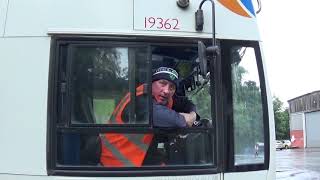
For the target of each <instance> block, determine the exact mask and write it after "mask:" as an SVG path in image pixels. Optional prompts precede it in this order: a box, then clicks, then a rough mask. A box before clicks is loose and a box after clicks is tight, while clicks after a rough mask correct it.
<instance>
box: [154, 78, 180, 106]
mask: <svg viewBox="0 0 320 180" xmlns="http://www.w3.org/2000/svg"><path fill="white" fill-rule="evenodd" d="M175 92H176V86H175V85H174V84H173V83H172V82H170V81H168V80H165V79H160V80H157V81H153V83H152V96H153V97H154V98H155V100H156V101H157V103H159V104H162V105H167V104H168V101H169V99H170V98H171V97H172V96H173V95H174V93H175Z"/></svg>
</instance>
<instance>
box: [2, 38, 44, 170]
mask: <svg viewBox="0 0 320 180" xmlns="http://www.w3.org/2000/svg"><path fill="white" fill-rule="evenodd" d="M49 47H50V38H47V37H46V38H39V37H37V38H0V49H1V53H0V59H1V61H0V72H1V76H0V82H1V93H0V99H1V107H0V114H1V118H0V119H1V131H0V142H1V148H0V159H1V163H0V173H14V174H29V175H31V174H32V175H45V174H47V172H46V132H47V130H46V129H47V94H48V69H49ZM4 162H5V163H4Z"/></svg>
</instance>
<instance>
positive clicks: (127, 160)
mask: <svg viewBox="0 0 320 180" xmlns="http://www.w3.org/2000/svg"><path fill="white" fill-rule="evenodd" d="M66 42H68V41H67V40H66ZM57 44H58V47H57V48H58V49H59V51H57V52H58V54H57V55H56V57H57V59H55V60H56V61H58V63H57V64H58V65H59V71H56V72H59V74H58V75H57V77H58V83H61V84H65V85H64V86H65V87H64V88H63V91H58V93H57V94H58V98H57V99H58V102H59V103H57V104H56V105H57V107H56V108H57V109H58V111H57V112H58V113H59V115H58V116H57V117H58V119H57V121H56V123H54V122H53V124H52V125H53V126H55V128H53V129H54V131H53V133H54V134H53V135H52V136H51V137H52V141H51V142H55V143H53V144H52V145H53V146H54V148H52V149H53V150H56V151H55V152H54V155H55V157H56V158H53V159H55V161H54V162H52V164H53V169H54V168H55V167H59V169H68V168H70V166H72V169H78V170H81V169H82V170H90V168H91V169H92V168H93V170H105V171H106V172H108V170H109V169H110V168H111V169H112V170H114V168H117V170H118V169H119V168H120V170H121V168H139V169H143V168H151V169H152V168H165V167H170V166H172V167H175V168H177V169H184V168H185V167H189V166H190V167H195V166H196V167H197V168H213V167H215V164H216V163H215V154H214V152H215V150H214V149H215V146H214V142H215V140H214V138H215V133H214V128H213V126H212V119H213V118H212V112H211V107H212V97H211V94H212V93H211V92H212V91H213V89H211V88H212V87H211V86H210V84H211V82H210V72H211V71H212V70H211V69H210V68H209V69H210V72H209V73H208V74H207V76H205V77H203V76H201V75H200V70H199V62H198V61H197V55H198V51H197V47H196V44H192V43H190V44H187V45H186V44H183V45H177V44H175V45H174V46H170V45H168V44H156V43H155V44H152V43H151V45H150V43H148V44H147V43H143V42H137V43H132V42H130V43H129V42H117V43H114V42H108V41H104V42H101V41H97V42H95V41H90V42H89V41H88V42H86V41H79V42H77V41H76V42H74V41H70V42H69V43H62V44H61V45H60V44H59V43H57ZM163 66H165V67H170V68H173V69H175V70H176V71H177V72H178V74H179V81H178V82H177V85H176V86H177V87H176V91H175V96H177V97H178V96H179V97H183V98H188V99H190V100H191V101H192V102H193V103H194V104H195V106H196V109H197V110H196V111H197V114H198V118H197V122H196V123H194V125H193V126H192V127H187V126H186V127H178V126H176V127H172V126H168V127H166V126H164V127H162V126H156V125H154V124H153V122H154V121H153V119H152V118H153V116H152V114H153V113H154V112H153V104H152V103H153V101H152V100H153V99H152V98H153V97H152V92H151V85H152V81H151V79H152V72H153V71H154V70H155V69H158V68H159V67H163ZM134 94H136V95H135V96H133V95H134ZM183 102H185V101H183ZM171 108H172V107H171ZM175 111H176V112H177V114H178V113H179V112H183V113H188V112H184V111H183V110H181V111H179V108H177V109H175ZM119 112H121V113H119ZM88 166H90V168H89V169H88ZM123 170H127V169H123ZM133 170H134V169H133Z"/></svg>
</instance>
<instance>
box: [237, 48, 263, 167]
mask: <svg viewBox="0 0 320 180" xmlns="http://www.w3.org/2000/svg"><path fill="white" fill-rule="evenodd" d="M231 62H232V64H231V68H232V72H231V73H232V95H233V123H234V156H235V157H234V160H235V161H234V163H235V164H234V165H246V164H261V163H264V158H265V157H264V146H261V144H263V143H264V124H263V111H262V96H261V88H260V80H259V74H258V68H257V61H256V56H255V49H254V48H252V47H234V48H232V49H231ZM257 144H260V146H257Z"/></svg>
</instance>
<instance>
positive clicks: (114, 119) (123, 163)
mask: <svg viewBox="0 0 320 180" xmlns="http://www.w3.org/2000/svg"><path fill="white" fill-rule="evenodd" d="M143 94H146V85H145V84H142V85H140V86H138V87H137V88H136V97H139V96H141V95H143ZM129 102H130V93H127V94H126V95H125V97H124V98H122V99H121V101H120V103H119V104H118V105H117V107H116V108H115V110H114V111H113V113H112V115H111V118H110V120H109V123H112V124H124V123H125V122H124V121H123V119H122V113H123V111H124V109H125V107H126V106H127V105H128V104H129ZM172 104H173V101H172V99H171V100H169V104H168V105H167V106H168V107H169V108H171V109H172ZM100 138H101V156H100V163H101V164H102V165H103V166H106V167H140V166H142V163H143V160H144V158H145V156H146V154H147V150H148V148H149V146H150V144H151V141H152V139H153V134H150V133H149V134H123V133H105V134H103V135H101V137H100Z"/></svg>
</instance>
